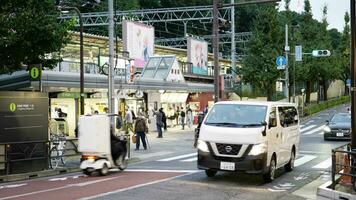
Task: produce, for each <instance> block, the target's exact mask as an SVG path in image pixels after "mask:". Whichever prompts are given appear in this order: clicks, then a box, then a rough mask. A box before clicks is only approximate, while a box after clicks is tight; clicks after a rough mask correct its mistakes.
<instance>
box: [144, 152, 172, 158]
mask: <svg viewBox="0 0 356 200" xmlns="http://www.w3.org/2000/svg"><path fill="white" fill-rule="evenodd" d="M171 153H173V152H171V151H159V152H155V153H148V154H144V155H140V158H141V159H143V158H152V157H156V156H165V155H168V154H171Z"/></svg>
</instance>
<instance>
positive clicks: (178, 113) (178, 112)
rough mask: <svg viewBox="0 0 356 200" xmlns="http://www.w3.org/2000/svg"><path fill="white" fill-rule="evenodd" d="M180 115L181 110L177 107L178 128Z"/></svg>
mask: <svg viewBox="0 0 356 200" xmlns="http://www.w3.org/2000/svg"><path fill="white" fill-rule="evenodd" d="M179 115H180V110H179V107H177V110H176V113H175V116H176V124H177V126H178V125H179Z"/></svg>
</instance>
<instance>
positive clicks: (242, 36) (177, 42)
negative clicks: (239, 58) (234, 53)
mask: <svg viewBox="0 0 356 200" xmlns="http://www.w3.org/2000/svg"><path fill="white" fill-rule="evenodd" d="M251 36H252V33H251V32H241V33H235V42H236V43H237V44H238V43H246V42H248V41H249V40H250V37H251ZM212 37H213V36H212V35H204V36H200V37H199V38H202V39H204V40H205V41H207V42H208V44H209V45H211V44H212ZM219 39H220V42H219V43H220V44H230V43H231V34H219ZM155 43H156V44H158V45H162V46H169V47H176V48H185V47H187V38H186V37H179V38H157V39H155Z"/></svg>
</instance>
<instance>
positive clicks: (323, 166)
mask: <svg viewBox="0 0 356 200" xmlns="http://www.w3.org/2000/svg"><path fill="white" fill-rule="evenodd" d="M330 166H331V158H328V159H326V160H324V161H323V162H321V163H319V164H317V165H315V166H314V167H313V169H327V168H329V167H330Z"/></svg>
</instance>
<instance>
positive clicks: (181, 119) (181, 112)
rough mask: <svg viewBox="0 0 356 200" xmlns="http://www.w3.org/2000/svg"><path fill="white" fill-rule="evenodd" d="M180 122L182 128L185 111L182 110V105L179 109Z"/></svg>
mask: <svg viewBox="0 0 356 200" xmlns="http://www.w3.org/2000/svg"><path fill="white" fill-rule="evenodd" d="M180 122H181V124H182V130H184V125H185V124H184V123H185V111H184V110H183V107H182V108H181V110H180Z"/></svg>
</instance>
